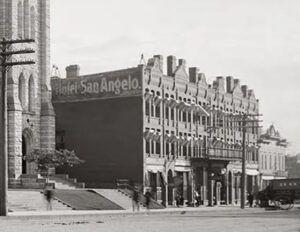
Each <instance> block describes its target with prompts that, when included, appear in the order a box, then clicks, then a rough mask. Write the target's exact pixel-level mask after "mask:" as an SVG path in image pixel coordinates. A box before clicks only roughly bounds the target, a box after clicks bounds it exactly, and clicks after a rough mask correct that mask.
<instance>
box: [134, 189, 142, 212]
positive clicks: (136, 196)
mask: <svg viewBox="0 0 300 232" xmlns="http://www.w3.org/2000/svg"><path fill="white" fill-rule="evenodd" d="M135 208H136V209H137V211H139V210H140V203H139V192H138V190H137V189H136V188H134V189H133V195H132V210H133V211H135Z"/></svg>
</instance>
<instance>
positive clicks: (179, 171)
mask: <svg viewBox="0 0 300 232" xmlns="http://www.w3.org/2000/svg"><path fill="white" fill-rule="evenodd" d="M163 65H164V62H163V57H162V56H160V55H157V56H154V57H153V58H151V59H149V61H148V63H147V65H139V66H137V67H134V68H129V69H124V70H117V71H112V72H104V73H96V74H91V75H80V74H79V67H78V66H77V65H73V66H69V67H67V69H66V70H67V78H65V79H61V78H56V77H54V78H52V88H53V105H54V108H55V113H56V119H57V121H56V122H57V124H56V128H57V137H56V138H57V146H58V148H60V147H66V148H68V149H74V150H75V151H76V152H77V154H78V155H79V157H80V158H82V159H84V160H86V163H84V164H83V165H81V166H79V167H75V168H73V169H72V170H70V171H69V174H70V176H74V177H76V178H77V179H78V180H79V181H84V182H86V184H87V186H90V187H101V186H109V185H111V184H114V183H115V182H116V180H117V179H129V180H132V181H133V182H135V183H136V184H139V185H141V186H142V187H143V189H144V191H146V190H150V191H152V193H153V196H154V198H155V199H156V200H158V201H161V202H163V203H165V204H166V205H167V204H173V203H174V201H175V197H176V195H178V194H180V195H182V196H183V197H184V199H185V201H189V202H192V201H193V198H194V190H197V191H198V192H199V193H200V195H201V199H202V201H203V202H204V203H205V204H207V203H210V204H220V203H222V202H223V203H227V204H234V203H238V202H239V201H240V195H241V170H242V168H241V151H242V123H241V121H240V120H241V115H242V114H244V113H250V114H253V115H257V114H258V113H259V107H258V105H259V102H258V100H257V99H256V97H255V95H254V91H253V90H249V89H248V87H247V86H246V85H243V86H240V81H239V80H238V79H234V78H232V77H226V79H225V78H224V77H217V78H216V80H215V81H214V82H213V83H212V84H211V85H209V84H208V83H207V82H206V78H205V76H204V74H203V73H199V70H198V68H195V67H193V68H189V69H188V70H187V67H186V62H185V60H183V59H179V62H177V61H176V58H175V57H174V56H169V57H168V58H167V74H164V73H163ZM251 126H252V127H249V129H247V134H246V145H247V154H246V160H247V165H246V174H247V178H246V180H247V185H246V186H247V191H248V192H252V191H253V190H254V189H255V187H257V186H258V184H259V178H258V177H259V175H258V174H259V172H258V151H257V140H258V129H257V123H252V124H251ZM63 171H65V170H63ZM208 201H209V202H208Z"/></svg>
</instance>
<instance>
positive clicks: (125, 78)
mask: <svg viewBox="0 0 300 232" xmlns="http://www.w3.org/2000/svg"><path fill="white" fill-rule="evenodd" d="M51 85H52V99H53V101H70V100H74V101H75V100H84V99H89V98H112V97H125V96H137V95H141V94H142V87H141V85H142V83H141V78H140V77H139V75H137V73H132V74H128V75H116V76H109V77H107V76H105V75H100V76H95V75H93V76H90V77H89V76H86V77H84V76H83V77H77V78H69V79H67V78H66V79H61V78H53V79H52V81H51Z"/></svg>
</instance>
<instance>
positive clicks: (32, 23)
mask: <svg viewBox="0 0 300 232" xmlns="http://www.w3.org/2000/svg"><path fill="white" fill-rule="evenodd" d="M30 37H31V39H35V9H34V7H33V6H32V7H31V8H30Z"/></svg>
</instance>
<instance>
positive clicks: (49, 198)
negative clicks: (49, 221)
mask: <svg viewBox="0 0 300 232" xmlns="http://www.w3.org/2000/svg"><path fill="white" fill-rule="evenodd" d="M44 195H45V198H46V201H47V210H52V199H53V195H54V193H53V190H52V189H50V188H46V189H45V191H44Z"/></svg>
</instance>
